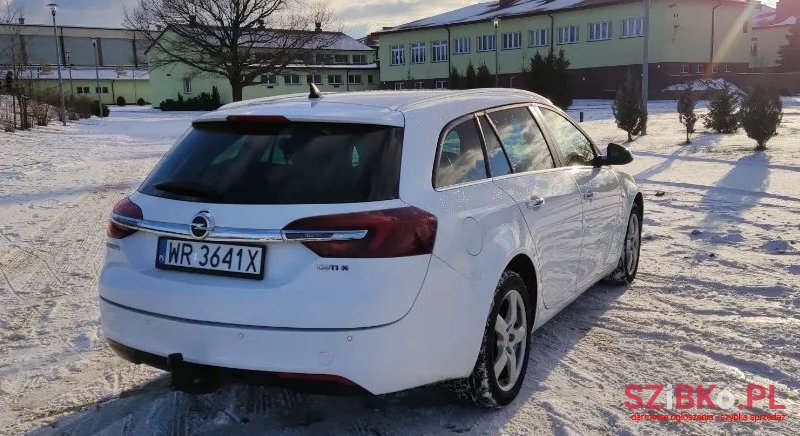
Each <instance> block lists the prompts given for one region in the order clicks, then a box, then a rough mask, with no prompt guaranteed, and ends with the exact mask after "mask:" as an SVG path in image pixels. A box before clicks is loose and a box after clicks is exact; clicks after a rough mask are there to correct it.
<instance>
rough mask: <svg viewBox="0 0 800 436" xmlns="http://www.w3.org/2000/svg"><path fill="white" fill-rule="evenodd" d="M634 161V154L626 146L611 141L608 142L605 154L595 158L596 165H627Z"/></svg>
mask: <svg viewBox="0 0 800 436" xmlns="http://www.w3.org/2000/svg"><path fill="white" fill-rule="evenodd" d="M631 162H633V155H632V154H631V152H630V150H628V149H627V148H626V147H624V146H622V145H619V144H615V143H611V144H608V148H607V149H606V155H605V156H598V157H597V158H596V159H595V166H603V165H627V164H629V163H631Z"/></svg>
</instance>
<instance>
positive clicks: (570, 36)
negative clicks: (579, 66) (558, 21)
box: [558, 26, 580, 44]
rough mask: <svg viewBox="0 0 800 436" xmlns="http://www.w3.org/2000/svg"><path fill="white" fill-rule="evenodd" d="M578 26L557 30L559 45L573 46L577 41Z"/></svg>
mask: <svg viewBox="0 0 800 436" xmlns="http://www.w3.org/2000/svg"><path fill="white" fill-rule="evenodd" d="M579 38H580V36H579V34H578V26H566V27H559V28H558V43H559V44H575V43H577V42H578V41H579Z"/></svg>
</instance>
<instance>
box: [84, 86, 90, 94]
mask: <svg viewBox="0 0 800 436" xmlns="http://www.w3.org/2000/svg"><path fill="white" fill-rule="evenodd" d="M83 93H84V94H88V93H89V87H88V86H84V87H83Z"/></svg>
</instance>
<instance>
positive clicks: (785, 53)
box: [778, 19, 800, 71]
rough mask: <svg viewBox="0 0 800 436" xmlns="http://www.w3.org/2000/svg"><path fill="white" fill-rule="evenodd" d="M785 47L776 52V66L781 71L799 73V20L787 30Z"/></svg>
mask: <svg viewBox="0 0 800 436" xmlns="http://www.w3.org/2000/svg"><path fill="white" fill-rule="evenodd" d="M786 39H787V40H788V41H787V43H786V45H784V46H782V47H781V48H780V49H779V50H778V54H779V55H780V59H779V60H778V65H780V69H781V70H783V71H800V19H798V20H797V22H796V23H794V25H793V26H792V27H791V28H790V29H789V35H787V37H786Z"/></svg>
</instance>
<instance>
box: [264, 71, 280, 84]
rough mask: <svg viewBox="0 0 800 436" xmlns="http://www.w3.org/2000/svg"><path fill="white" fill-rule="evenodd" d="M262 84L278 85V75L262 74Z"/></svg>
mask: <svg viewBox="0 0 800 436" xmlns="http://www.w3.org/2000/svg"><path fill="white" fill-rule="evenodd" d="M261 84H262V85H277V84H278V76H276V75H274V74H262V75H261Z"/></svg>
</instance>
